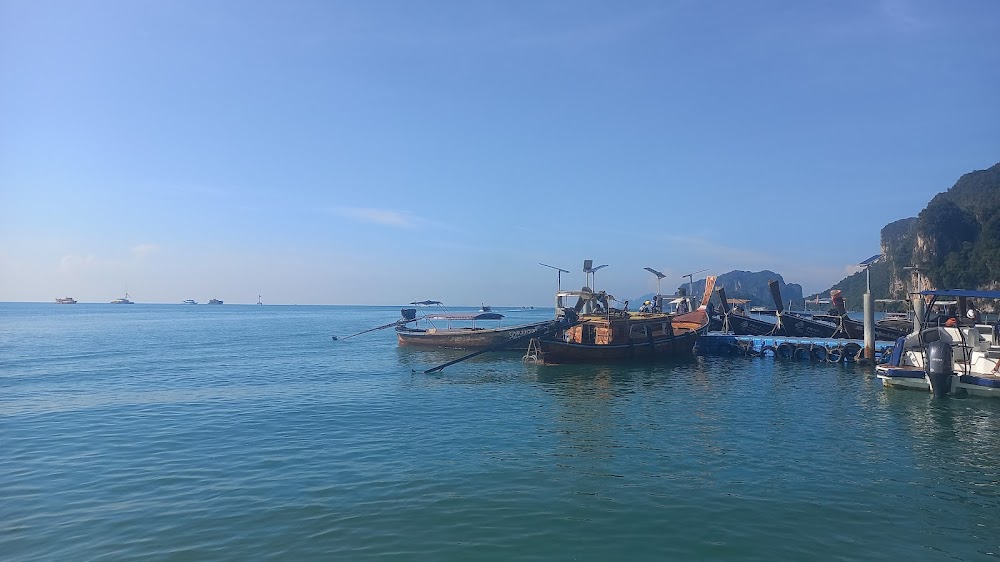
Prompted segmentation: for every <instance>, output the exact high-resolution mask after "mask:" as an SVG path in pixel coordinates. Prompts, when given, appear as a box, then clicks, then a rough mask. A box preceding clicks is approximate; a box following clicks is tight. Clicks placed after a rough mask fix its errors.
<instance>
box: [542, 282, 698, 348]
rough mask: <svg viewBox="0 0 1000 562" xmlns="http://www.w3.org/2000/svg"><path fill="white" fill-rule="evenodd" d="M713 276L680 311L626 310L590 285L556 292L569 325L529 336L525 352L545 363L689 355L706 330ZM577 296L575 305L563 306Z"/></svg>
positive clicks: (558, 305)
mask: <svg viewBox="0 0 1000 562" xmlns="http://www.w3.org/2000/svg"><path fill="white" fill-rule="evenodd" d="M714 287H715V277H714V276H709V277H708V278H707V279H706V287H705V289H706V290H705V296H704V297H703V298H702V302H701V306H700V307H698V309H696V310H694V311H692V312H688V313H685V314H677V315H675V314H667V313H663V312H628V311H627V310H617V309H614V308H611V307H610V306H609V305H610V302H611V301H613V300H614V297H611V296H610V295H608V294H606V293H605V292H603V291H601V292H599V293H595V292H593V291H592V290H591V289H590V288H589V287H584V288H583V289H582V290H580V291H560V292H558V293H557V294H556V310H557V311H559V314H560V315H562V316H563V318H564V320H565V321H566V324H567V325H568V327H566V328H561V329H558V330H555V331H554V333H553V334H551V335H547V336H543V337H539V338H535V339H533V340H531V344H530V345H529V347H528V356H526V358H530V359H532V360H534V361H538V362H542V363H546V364H561V363H613V362H623V361H632V360H655V359H666V358H670V357H678V356H687V355H691V353H692V351H693V349H694V344H695V342H696V341H697V339H698V336H699V335H700V334H702V333H705V332H707V331H708V326H709V317H708V312H707V306H708V302H709V300H710V298H711V295H712V290H713V289H714ZM571 298H576V299H577V303H576V306H573V307H569V306H566V305H567V303H568V299H571Z"/></svg>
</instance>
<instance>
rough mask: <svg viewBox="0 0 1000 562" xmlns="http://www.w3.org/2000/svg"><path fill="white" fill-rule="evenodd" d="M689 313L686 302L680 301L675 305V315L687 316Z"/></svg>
mask: <svg viewBox="0 0 1000 562" xmlns="http://www.w3.org/2000/svg"><path fill="white" fill-rule="evenodd" d="M688 312H690V311H689V310H688V301H687V300H684V299H682V300H681V302H679V303H677V314H687V313H688Z"/></svg>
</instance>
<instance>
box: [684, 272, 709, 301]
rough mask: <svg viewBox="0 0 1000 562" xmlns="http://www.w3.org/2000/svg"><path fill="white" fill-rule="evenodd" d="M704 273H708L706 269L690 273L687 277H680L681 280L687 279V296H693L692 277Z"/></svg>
mask: <svg viewBox="0 0 1000 562" xmlns="http://www.w3.org/2000/svg"><path fill="white" fill-rule="evenodd" d="M705 271H708V268H705V269H699V270H698V271H692V272H691V273H688V274H687V275H681V279H684V278H685V277H687V279H688V294H689V295H693V294H694V276H695V275H697V274H699V273H702V272H705Z"/></svg>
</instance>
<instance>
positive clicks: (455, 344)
mask: <svg viewBox="0 0 1000 562" xmlns="http://www.w3.org/2000/svg"><path fill="white" fill-rule="evenodd" d="M551 325H552V322H551V321H546V322H537V323H534V324H523V325H520V326H511V327H508V328H449V329H441V330H436V329H434V328H430V329H426V330H425V329H420V328H410V327H408V326H398V327H396V338H397V339H398V340H399V345H401V346H412V347H425V348H449V349H471V350H476V349H486V348H488V347H496V346H501V347H500V349H511V350H523V349H524V338H525V337H528V336H529V335H534V334H541V333H544V332H546V331H547V330H548V328H549V327H550V326H551ZM511 341H513V343H511V344H510V346H509V347H507V346H504V344H505V343H506V342H511Z"/></svg>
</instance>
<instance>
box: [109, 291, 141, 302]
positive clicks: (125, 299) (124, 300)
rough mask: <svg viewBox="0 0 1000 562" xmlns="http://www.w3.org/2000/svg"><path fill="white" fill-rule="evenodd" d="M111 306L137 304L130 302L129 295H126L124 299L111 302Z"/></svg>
mask: <svg viewBox="0 0 1000 562" xmlns="http://www.w3.org/2000/svg"><path fill="white" fill-rule="evenodd" d="M111 304H135V303H134V302H132V301H130V300H128V293H125V296H124V297H122V298H120V299H115V300H113V301H111Z"/></svg>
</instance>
